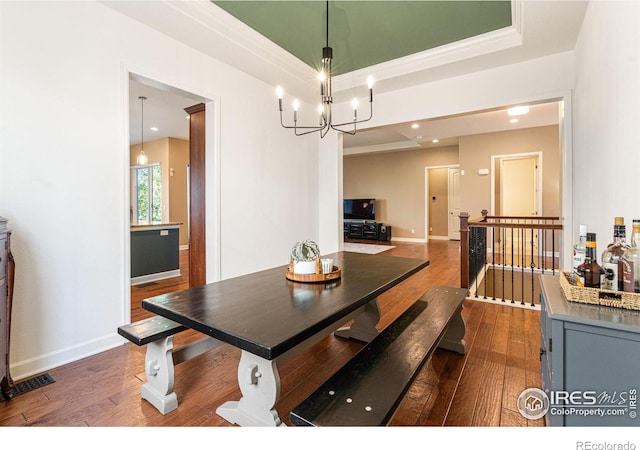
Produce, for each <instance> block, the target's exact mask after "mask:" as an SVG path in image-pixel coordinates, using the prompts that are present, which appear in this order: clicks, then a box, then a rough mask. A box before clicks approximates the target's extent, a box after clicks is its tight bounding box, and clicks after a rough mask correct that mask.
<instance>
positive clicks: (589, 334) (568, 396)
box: [540, 275, 640, 426]
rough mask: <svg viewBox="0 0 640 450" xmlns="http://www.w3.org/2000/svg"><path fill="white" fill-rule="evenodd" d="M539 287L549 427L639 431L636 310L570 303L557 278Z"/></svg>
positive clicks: (639, 326)
mask: <svg viewBox="0 0 640 450" xmlns="http://www.w3.org/2000/svg"><path fill="white" fill-rule="evenodd" d="M540 288H541V293H540V302H541V331H542V340H541V348H540V358H541V363H542V364H541V367H542V385H543V388H544V391H545V393H546V394H547V396H548V397H549V400H550V401H549V403H550V405H549V411H548V412H547V414H546V421H547V424H548V425H552V426H639V425H640V418H639V417H638V413H640V411H639V410H638V404H637V395H638V393H640V311H630V310H625V309H619V308H611V307H606V306H595V305H586V304H581V303H576V302H569V301H567V300H566V299H565V298H564V294H563V292H562V289H561V288H560V282H559V279H558V277H557V276H551V275H542V276H541V277H540Z"/></svg>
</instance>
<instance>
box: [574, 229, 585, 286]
mask: <svg viewBox="0 0 640 450" xmlns="http://www.w3.org/2000/svg"><path fill="white" fill-rule="evenodd" d="M579 230H580V231H579V235H580V237H579V238H578V242H576V243H575V244H574V246H573V273H574V274H575V275H576V276H577V275H578V266H579V265H580V264H582V263H583V262H584V255H585V253H586V252H587V226H586V225H580V228H579Z"/></svg>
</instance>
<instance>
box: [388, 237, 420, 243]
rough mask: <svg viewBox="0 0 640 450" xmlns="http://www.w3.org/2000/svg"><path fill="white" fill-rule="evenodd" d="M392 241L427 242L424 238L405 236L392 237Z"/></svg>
mask: <svg viewBox="0 0 640 450" xmlns="http://www.w3.org/2000/svg"><path fill="white" fill-rule="evenodd" d="M391 241H392V242H393V241H395V242H413V243H415V244H426V243H427V240H426V239H424V238H405V237H392V238H391Z"/></svg>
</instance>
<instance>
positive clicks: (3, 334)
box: [0, 217, 15, 399]
mask: <svg viewBox="0 0 640 450" xmlns="http://www.w3.org/2000/svg"><path fill="white" fill-rule="evenodd" d="M10 237H11V232H10V231H9V229H8V228H7V219H5V218H3V217H0V395H2V396H3V397H5V398H7V399H8V398H11V394H12V392H13V380H12V379H11V374H10V372H9V339H10V338H11V301H12V297H13V274H14V267H15V266H14V263H13V256H12V255H11V248H10V245H9V244H10Z"/></svg>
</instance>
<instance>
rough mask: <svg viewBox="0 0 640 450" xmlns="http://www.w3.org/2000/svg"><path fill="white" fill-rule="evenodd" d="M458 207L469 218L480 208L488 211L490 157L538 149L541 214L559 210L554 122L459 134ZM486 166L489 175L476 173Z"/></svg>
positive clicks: (552, 214)
mask: <svg viewBox="0 0 640 450" xmlns="http://www.w3.org/2000/svg"><path fill="white" fill-rule="evenodd" d="M459 148H460V169H462V170H464V171H465V174H464V176H463V177H462V178H461V180H460V191H461V194H462V195H461V210H462V211H466V212H468V213H469V214H470V215H471V217H472V218H474V217H479V216H480V212H481V211H482V210H483V209H487V210H488V211H489V212H491V172H492V171H493V172H494V174H495V167H491V157H492V156H496V155H509V154H514V153H532V152H542V194H543V195H542V215H544V216H558V215H559V214H560V201H559V199H560V177H561V170H560V146H559V131H558V126H557V125H551V126H546V127H536V128H526V129H522V130H513V131H503V132H498V133H486V134H477V135H472V136H463V137H461V138H460V141H459ZM478 169H489V171H490V173H489V175H478Z"/></svg>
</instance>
